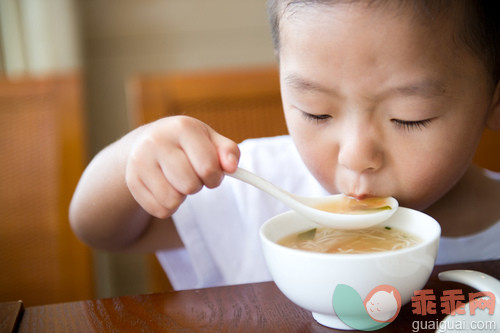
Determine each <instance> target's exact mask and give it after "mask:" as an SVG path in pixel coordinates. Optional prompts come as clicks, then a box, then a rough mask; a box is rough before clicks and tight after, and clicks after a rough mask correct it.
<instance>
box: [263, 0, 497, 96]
mask: <svg viewBox="0 0 500 333" xmlns="http://www.w3.org/2000/svg"><path fill="white" fill-rule="evenodd" d="M359 1H362V0H268V7H267V10H268V17H269V22H270V25H271V35H272V40H273V44H274V49H275V52H276V54H279V51H280V21H281V19H282V17H283V16H284V15H285V14H286V13H288V12H290V11H291V10H292V9H291V8H292V7H297V6H298V5H302V6H304V5H333V4H336V3H339V2H343V3H345V2H352V3H354V2H359ZM363 1H364V2H366V3H368V4H370V5H375V4H378V3H387V2H388V1H390V2H392V3H395V2H394V0H363ZM399 4H400V5H411V6H413V8H414V10H415V15H417V16H418V17H420V18H423V19H428V20H433V19H436V18H437V17H442V16H446V15H447V14H448V13H450V12H451V11H450V9H452V8H453V9H458V10H459V11H458V12H459V13H460V15H458V18H457V19H455V18H453V20H454V21H453V24H454V25H455V27H454V29H455V31H456V37H457V38H456V39H457V40H458V41H461V42H462V43H463V45H464V46H466V47H467V48H468V49H469V51H470V52H472V54H473V55H475V56H477V57H478V58H479V59H480V60H481V61H482V62H483V64H484V65H485V67H486V69H487V70H488V71H490V73H491V79H492V83H493V84H494V86H495V85H496V84H497V83H498V82H499V79H500V10H499V8H500V2H499V1H498V0H399ZM448 15H450V14H448Z"/></svg>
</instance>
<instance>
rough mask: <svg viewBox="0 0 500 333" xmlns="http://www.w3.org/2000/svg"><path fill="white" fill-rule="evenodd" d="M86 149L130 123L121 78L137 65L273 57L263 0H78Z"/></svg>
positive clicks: (157, 67)
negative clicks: (88, 129) (87, 117)
mask: <svg viewBox="0 0 500 333" xmlns="http://www.w3.org/2000/svg"><path fill="white" fill-rule="evenodd" d="M79 4H80V8H81V13H82V23H83V40H84V54H85V65H86V69H87V73H88V77H87V79H88V93H89V96H88V97H89V98H88V107H89V110H90V125H91V134H92V137H91V140H92V141H91V153H92V154H94V153H96V152H97V151H98V150H100V149H101V148H102V147H104V146H105V145H107V144H108V143H110V142H112V141H114V140H115V139H117V138H118V137H120V136H121V135H123V134H124V133H125V132H126V131H128V130H129V126H128V122H127V115H126V103H125V101H126V99H125V90H124V85H125V82H126V80H127V78H129V77H130V76H131V75H133V74H136V73H144V72H155V71H157V72H159V71H162V72H163V71H171V70H185V69H199V68H216V67H231V66H252V65H258V64H269V63H274V61H275V60H274V55H273V51H272V45H271V37H270V33H269V28H268V23H267V17H266V8H265V0H210V1H208V0H80V1H79Z"/></svg>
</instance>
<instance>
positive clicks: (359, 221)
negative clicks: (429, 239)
mask: <svg viewBox="0 0 500 333" xmlns="http://www.w3.org/2000/svg"><path fill="white" fill-rule="evenodd" d="M227 175H228V176H231V177H233V178H236V179H239V180H241V181H243V182H245V183H248V184H250V185H253V186H255V187H257V188H258V189H260V190H262V191H264V192H267V193H268V194H270V195H272V196H273V197H275V198H276V199H278V200H280V201H281V202H283V203H284V204H286V205H287V206H288V207H290V208H291V209H293V210H295V211H296V212H297V213H299V214H301V215H302V216H304V217H306V218H308V219H309V220H311V221H314V222H316V223H318V224H321V225H324V226H327V227H332V228H338V229H363V228H368V227H371V226H374V225H377V224H379V223H381V222H382V221H385V220H387V219H388V218H389V217H391V216H392V214H394V212H395V211H396V209H397V208H398V201H397V200H396V199H394V198H392V197H390V198H388V202H387V204H388V206H390V207H391V209H384V210H379V211H369V212H366V213H358V214H339V213H331V212H328V211H324V210H320V209H317V208H314V207H318V206H319V205H323V204H326V203H329V202H334V201H335V200H340V199H341V198H343V197H344V195H343V194H336V195H331V196H326V197H321V198H308V197H302V196H298V195H295V194H292V193H289V192H287V191H285V190H283V189H281V188H279V187H277V186H276V185H274V184H271V183H270V182H268V181H267V180H265V179H263V178H261V177H259V176H257V175H256V174H254V173H252V172H250V171H247V170H245V169H242V168H238V169H237V170H236V172H234V173H232V174H229V173H228V174H227Z"/></svg>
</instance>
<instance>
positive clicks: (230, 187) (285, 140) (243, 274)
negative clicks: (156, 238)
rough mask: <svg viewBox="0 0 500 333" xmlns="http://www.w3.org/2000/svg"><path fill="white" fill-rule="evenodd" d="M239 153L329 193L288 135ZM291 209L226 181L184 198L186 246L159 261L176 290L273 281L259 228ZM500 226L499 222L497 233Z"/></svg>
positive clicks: (181, 227)
mask: <svg viewBox="0 0 500 333" xmlns="http://www.w3.org/2000/svg"><path fill="white" fill-rule="evenodd" d="M240 150H241V158H240V163H239V166H240V167H242V168H245V169H247V170H250V171H253V172H255V173H256V174H258V175H260V176H261V177H263V178H264V179H267V180H269V181H271V182H272V183H274V184H276V185H278V186H280V187H281V188H283V189H285V190H287V191H289V192H291V193H295V194H298V195H304V196H324V195H328V193H327V191H326V190H325V189H324V188H323V187H322V186H321V185H320V184H319V183H318V181H317V180H316V179H315V178H314V177H313V176H312V175H311V174H310V173H309V171H308V170H307V168H306V166H305V165H304V163H303V162H302V160H301V158H300V156H299V154H298V152H297V150H296V148H295V145H294V144H293V142H292V140H291V138H290V137H289V136H279V137H272V138H261V139H252V140H247V141H244V142H243V143H241V144H240ZM287 210H289V208H288V207H286V206H285V205H284V204H282V203H281V202H280V201H278V200H276V199H275V198H273V197H271V196H269V195H268V194H266V193H264V192H262V191H260V190H258V189H256V188H254V187H253V186H251V185H248V184H246V183H243V182H241V181H238V180H236V179H233V178H231V177H225V179H224V181H223V182H222V184H221V185H220V186H219V187H217V188H215V189H207V188H204V189H202V190H201V191H200V192H199V193H197V194H195V195H192V196H188V197H187V198H186V201H185V202H184V203H183V204H182V205H181V206H180V207H179V209H178V211H177V212H176V213H175V214H174V215H173V220H174V223H175V226H176V228H177V231H178V233H179V236H180V237H181V239H182V241H183V243H184V245H185V248H182V249H175V250H165V251H159V252H157V258H158V260H159V262H160V263H161V265H162V267H163V269H164V270H165V272H166V273H167V275H168V277H169V279H170V282H171V283H172V286H173V287H174V288H175V289H176V290H182V289H194V288H203V287H212V286H220V285H230V284H241V283H252V282H261V281H269V280H271V276H270V274H269V272H268V270H267V267H266V264H265V261H264V257H263V254H262V251H261V247H260V240H259V228H260V226H261V225H262V224H263V223H264V222H265V221H267V220H268V219H269V218H271V217H273V216H275V215H278V214H280V213H282V212H285V211H287ZM499 227H500V223H499V224H497V226H496V230H495V232H496V233H498V231H499V230H500V228H499ZM478 242H480V240H474V241H473V243H474V244H476V243H478ZM446 243H449V244H446ZM446 243H444V244H442V245H441V247H440V254H439V256H438V257H439V258H440V260H441V261H442V263H445V262H447V261H448V257H449V256H451V255H452V254H449V253H448V251H447V248H453V249H454V248H455V247H456V246H454V244H455V242H454V241H453V240H450V241H449V242H448V241H447V242H446ZM480 243H481V242H480ZM496 243H500V242H496ZM443 246H444V247H445V248H444V249H441V248H442V247H443ZM460 246H462V245H460ZM460 246H459V247H460ZM466 246H467V247H468V246H470V245H466ZM493 247H495V246H493ZM476 248H477V249H478V250H480V251H479V252H478V253H476V256H474V257H473V258H471V260H478V259H482V258H483V257H485V256H486V254H487V253H489V252H488V251H493V253H495V254H496V257H497V258H498V254H500V246H499V245H497V246H496V247H495V248H492V249H488V250H487V251H484V248H483V247H480V246H474V249H475V250H476ZM454 251H455V250H452V252H453V254H454V253H455V252H454ZM470 252H473V251H470ZM488 259H489V258H488Z"/></svg>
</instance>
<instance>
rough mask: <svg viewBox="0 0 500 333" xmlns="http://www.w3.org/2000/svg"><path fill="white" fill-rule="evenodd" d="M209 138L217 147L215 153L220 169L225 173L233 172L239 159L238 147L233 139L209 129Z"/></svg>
mask: <svg viewBox="0 0 500 333" xmlns="http://www.w3.org/2000/svg"><path fill="white" fill-rule="evenodd" d="M211 138H212V142H213V143H214V145H215V148H216V149H217V155H218V158H219V163H220V166H221V168H222V170H224V172H227V173H233V172H235V171H236V169H237V168H238V162H239V160H240V149H239V148H238V145H237V144H236V143H235V142H234V141H233V140H231V139H229V138H226V137H225V136H223V135H221V134H219V133H217V132H215V131H214V130H211Z"/></svg>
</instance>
